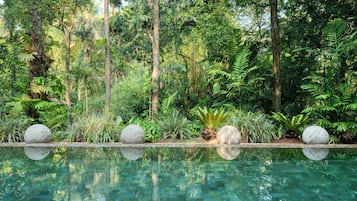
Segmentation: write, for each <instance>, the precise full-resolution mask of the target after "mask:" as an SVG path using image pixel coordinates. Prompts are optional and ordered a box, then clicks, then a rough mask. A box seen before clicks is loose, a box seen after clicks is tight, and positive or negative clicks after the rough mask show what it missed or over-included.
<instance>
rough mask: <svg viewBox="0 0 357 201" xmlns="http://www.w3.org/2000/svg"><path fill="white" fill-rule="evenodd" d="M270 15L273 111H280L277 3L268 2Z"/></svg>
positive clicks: (274, 0)
mask: <svg viewBox="0 0 357 201" xmlns="http://www.w3.org/2000/svg"><path fill="white" fill-rule="evenodd" d="M269 5H270V14H271V17H270V19H271V39H272V50H273V75H274V99H273V109H274V111H276V112H279V111H280V107H281V84H280V33H279V19H278V2H277V0H269Z"/></svg>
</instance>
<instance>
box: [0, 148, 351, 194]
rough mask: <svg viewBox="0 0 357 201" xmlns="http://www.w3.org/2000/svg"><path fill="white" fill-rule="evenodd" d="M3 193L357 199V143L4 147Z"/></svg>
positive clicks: (0, 170) (1, 161) (1, 162)
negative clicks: (267, 146)
mask: <svg viewBox="0 0 357 201" xmlns="http://www.w3.org/2000/svg"><path fill="white" fill-rule="evenodd" d="M0 153H1V158H0V188H1V191H0V200H6V201H11V200H14V201H15V200H16V201H18V200H36V201H38V200H100V201H103V200H106V201H109V200H110V201H111V200H140V201H145V200H161V201H162V200H179V201H184V200H195V201H198V200H199V201H215V200H222V201H223V200H227V201H231V200H232V201H238V200H243V201H246V200H252V201H253V200H254V201H256V200H289V201H290V200H293V201H294V200H324V201H325V200H339V201H341V200H346V201H347V200H357V150H356V149H330V150H328V149H320V150H318V149H313V150H311V149H297V148H289V149H263V148H259V149H253V148H245V149H238V148H229V149H220V148H63V147H59V148H41V147H25V148H9V147H8V148H5V147H2V148H0Z"/></svg>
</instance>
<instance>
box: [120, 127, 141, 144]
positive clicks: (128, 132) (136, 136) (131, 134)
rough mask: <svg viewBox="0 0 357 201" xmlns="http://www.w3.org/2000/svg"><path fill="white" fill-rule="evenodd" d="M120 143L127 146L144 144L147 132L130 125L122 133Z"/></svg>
mask: <svg viewBox="0 0 357 201" xmlns="http://www.w3.org/2000/svg"><path fill="white" fill-rule="evenodd" d="M120 141H121V142H122V143H125V144H137V143H144V142H145V131H144V129H142V128H141V127H140V126H138V125H134V124H131V125H128V126H127V127H125V128H124V129H123V131H122V132H121V135H120Z"/></svg>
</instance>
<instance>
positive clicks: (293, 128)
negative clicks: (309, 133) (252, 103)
mask: <svg viewBox="0 0 357 201" xmlns="http://www.w3.org/2000/svg"><path fill="white" fill-rule="evenodd" d="M272 118H273V119H274V120H275V121H276V122H278V123H279V124H280V125H281V126H282V128H283V129H284V131H283V138H298V137H299V136H300V134H301V132H302V130H303V129H304V126H305V125H306V124H307V123H308V121H309V118H308V116H307V115H304V114H298V115H296V116H293V117H292V118H291V119H290V118H289V117H287V116H285V115H284V114H283V113H281V112H273V115H272Z"/></svg>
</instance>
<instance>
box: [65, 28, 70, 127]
mask: <svg viewBox="0 0 357 201" xmlns="http://www.w3.org/2000/svg"><path fill="white" fill-rule="evenodd" d="M63 32H64V34H65V41H66V58H65V67H66V96H65V98H66V104H67V123H68V125H72V105H71V98H70V95H71V77H70V73H71V72H70V64H71V40H72V38H71V30H68V29H67V28H64V29H63Z"/></svg>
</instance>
